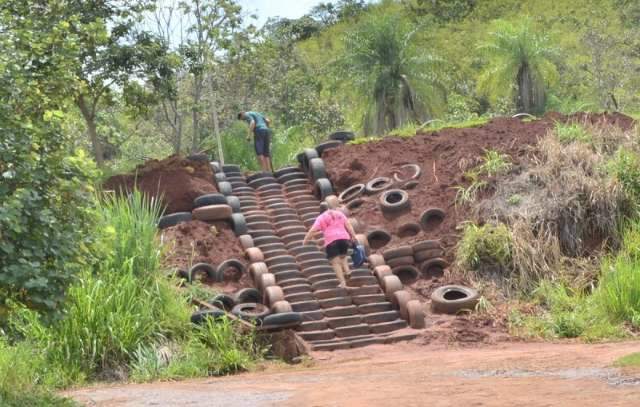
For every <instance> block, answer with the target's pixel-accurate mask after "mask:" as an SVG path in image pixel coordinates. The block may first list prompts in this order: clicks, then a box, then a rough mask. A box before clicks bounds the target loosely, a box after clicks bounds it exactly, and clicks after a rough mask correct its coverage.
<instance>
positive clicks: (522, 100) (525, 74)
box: [516, 64, 533, 113]
mask: <svg viewBox="0 0 640 407" xmlns="http://www.w3.org/2000/svg"><path fill="white" fill-rule="evenodd" d="M531 92H532V86H531V74H530V72H529V66H528V65H527V64H524V65H522V66H521V67H520V69H519V70H518V101H517V103H516V107H517V109H518V113H533V111H532V110H533V109H532V106H531Z"/></svg>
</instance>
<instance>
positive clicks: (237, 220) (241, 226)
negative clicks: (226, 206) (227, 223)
mask: <svg viewBox="0 0 640 407" xmlns="http://www.w3.org/2000/svg"><path fill="white" fill-rule="evenodd" d="M231 226H232V228H233V232H234V233H235V234H236V236H240V235H246V234H247V232H248V231H249V228H247V222H246V221H245V220H244V216H243V215H242V214H241V213H233V214H231Z"/></svg>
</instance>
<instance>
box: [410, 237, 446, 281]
mask: <svg viewBox="0 0 640 407" xmlns="http://www.w3.org/2000/svg"><path fill="white" fill-rule="evenodd" d="M411 249H412V251H413V259H414V261H415V263H416V264H418V265H419V266H418V267H419V269H420V273H421V274H422V276H423V277H426V278H433V277H441V276H442V275H443V274H444V269H446V268H447V267H448V266H449V264H448V263H447V261H446V260H445V259H444V249H443V248H442V245H441V244H440V241H439V240H424V241H422V242H418V243H415V244H414V245H413V246H412V247H411Z"/></svg>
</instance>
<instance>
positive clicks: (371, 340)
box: [345, 335, 385, 349]
mask: <svg viewBox="0 0 640 407" xmlns="http://www.w3.org/2000/svg"><path fill="white" fill-rule="evenodd" d="M345 339H346V340H347V343H348V344H349V347H350V348H352V349H353V348H362V347H364V346H369V345H376V344H383V343H385V342H384V338H381V337H379V336H374V335H371V336H368V337H361V338H357V339H354V338H345Z"/></svg>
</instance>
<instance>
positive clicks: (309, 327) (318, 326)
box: [298, 319, 329, 332]
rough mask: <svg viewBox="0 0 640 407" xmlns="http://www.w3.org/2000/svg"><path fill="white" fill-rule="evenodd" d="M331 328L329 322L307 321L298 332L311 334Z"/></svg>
mask: <svg viewBox="0 0 640 407" xmlns="http://www.w3.org/2000/svg"><path fill="white" fill-rule="evenodd" d="M328 328H329V326H328V324H327V321H325V320H323V319H321V320H317V321H305V322H303V323H301V324H300V326H299V327H298V331H300V332H309V331H324V330H327V329H328Z"/></svg>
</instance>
